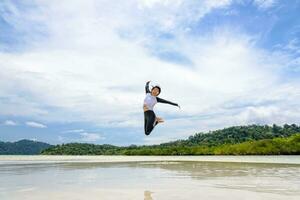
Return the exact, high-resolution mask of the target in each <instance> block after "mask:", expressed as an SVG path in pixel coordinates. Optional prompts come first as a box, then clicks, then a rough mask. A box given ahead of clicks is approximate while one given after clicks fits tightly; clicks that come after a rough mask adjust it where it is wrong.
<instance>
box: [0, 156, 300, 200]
mask: <svg viewBox="0 0 300 200" xmlns="http://www.w3.org/2000/svg"><path fill="white" fill-rule="evenodd" d="M213 157H214V156H213ZM217 158H218V161H217V162H216V160H213V159H217ZM299 158H300V156H292V157H290V156H283V157H281V156H279V157H276V156H275V157H274V156H273V157H268V156H251V157H235V156H233V157H227V156H220V157H219V156H217V157H215V158H212V157H201V156H189V157H176V156H169V157H167V158H166V157H164V156H162V157H156V156H155V157H152V156H133V157H128V156H117V157H114V156H79V157H78V156H75V157H73V156H72V157H70V156H50V157H48V156H46V157H45V156H0V177H1V179H0V199H1V200H21V199H22V200H27V199H28V200H29V199H30V200H38V199H39V200H41V199H45V200H50V199H91V200H93V199H128V200H129V199H130V200H131V199H147V200H155V199H156V200H158V199H166V200H170V199H172V200H173V199H225V200H226V199H231V200H232V199H247V200H248V199H249V200H250V199H251V200H253V199H264V200H265V199H270V200H271V199H272V200H273V199H289V200H294V199H295V200H296V199H300V164H299V163H298V162H299ZM232 159H235V160H234V161H232ZM211 161H213V162H211ZM255 161H257V162H255ZM279 161H280V162H279ZM297 163H298V164H297Z"/></svg>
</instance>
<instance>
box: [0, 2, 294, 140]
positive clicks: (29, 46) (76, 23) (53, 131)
mask: <svg viewBox="0 0 300 200" xmlns="http://www.w3.org/2000/svg"><path fill="white" fill-rule="evenodd" d="M299 10H300V1H299V0H291V1H279V0H206V1H196V0H173V1H170V0H129V1H114V2H111V1H107V0H101V1H93V0H88V1H71V0H70V1H63V2H61V1H56V0H54V1H43V2H41V1H35V0H29V1H24V2H23V3H21V2H20V1H13V0H12V1H8V0H4V1H1V3H0V61H1V62H0V68H1V71H0V140H1V141H16V140H20V139H24V138H26V139H33V140H38V141H44V142H48V143H51V144H58V143H67V142H89V143H97V144H104V143H106V144H115V145H130V144H156V143H161V142H166V141H170V140H176V139H183V138H187V137H188V136H190V135H193V134H194V133H196V132H200V131H208V130H215V129H219V128H224V127H228V126H234V125H247V124H253V123H256V124H273V123H277V124H284V123H298V122H299V119H300V106H299V104H300V103H299V97H300V79H299V78H300V58H299V56H300V20H299V18H300V14H299ZM147 80H152V81H153V84H154V83H158V84H160V85H161V86H162V93H161V97H162V98H165V99H168V100H171V101H174V102H178V103H179V104H180V105H181V108H182V109H181V110H179V109H177V108H176V107H172V106H169V105H163V104H160V105H157V106H156V107H155V112H156V113H157V115H158V116H161V117H163V118H164V119H165V123H164V124H161V125H159V126H158V127H156V129H155V130H154V131H153V133H152V134H151V135H150V136H145V135H144V133H143V111H142V102H143V98H144V95H145V94H144V84H145V82H146V81H147Z"/></svg>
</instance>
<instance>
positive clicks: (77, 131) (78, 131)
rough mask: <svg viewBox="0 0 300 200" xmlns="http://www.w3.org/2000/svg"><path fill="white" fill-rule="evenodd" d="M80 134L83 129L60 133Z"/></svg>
mask: <svg viewBox="0 0 300 200" xmlns="http://www.w3.org/2000/svg"><path fill="white" fill-rule="evenodd" d="M81 132H84V129H72V130H66V131H62V133H81Z"/></svg>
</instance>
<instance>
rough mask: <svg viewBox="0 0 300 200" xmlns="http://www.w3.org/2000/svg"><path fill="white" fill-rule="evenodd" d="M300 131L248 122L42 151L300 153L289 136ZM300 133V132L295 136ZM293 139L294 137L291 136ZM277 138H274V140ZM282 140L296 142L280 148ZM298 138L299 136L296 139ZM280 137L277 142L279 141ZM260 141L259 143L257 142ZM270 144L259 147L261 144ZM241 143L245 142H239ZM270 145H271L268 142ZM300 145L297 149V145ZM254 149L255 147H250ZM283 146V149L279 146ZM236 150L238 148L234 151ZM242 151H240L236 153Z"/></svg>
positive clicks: (62, 146) (293, 128) (46, 153)
mask: <svg viewBox="0 0 300 200" xmlns="http://www.w3.org/2000/svg"><path fill="white" fill-rule="evenodd" d="M297 133H300V127H299V126H297V125H295V124H291V125H288V124H285V125H284V126H277V125H275V124H274V125H273V126H268V125H248V126H234V127H229V128H224V129H221V130H216V131H209V132H208V133H202V132H201V133H196V134H194V135H193V136H190V137H189V138H188V139H186V140H177V141H173V142H168V143H162V144H159V145H142V146H136V145H131V146H128V147H118V146H113V145H107V144H104V145H94V144H86V143H84V144H82V143H69V144H62V145H56V146H53V147H50V148H48V149H45V150H43V151H42V154H45V155H214V154H295V152H296V154H299V149H298V147H299V146H297V145H295V144H296V143H294V142H291V143H289V142H287V143H286V141H285V140H287V141H290V140H289V137H291V136H293V135H296V134H297ZM295 137H296V136H295ZM291 138H292V139H293V137H291ZM273 139H274V141H275V142H274V141H273ZM276 139H283V140H282V141H281V140H278V141H279V143H280V142H282V144H285V145H286V144H288V145H292V147H291V148H290V149H289V148H286V149H287V150H284V149H280V148H279V146H280V145H279V146H278V145H277V144H278V141H277V140H276ZM295 140H296V141H298V140H297V138H296V139H295ZM276 141H277V143H276ZM292 141H294V140H292ZM257 142H258V143H257ZM262 144H263V145H267V147H266V148H259V145H262ZM234 145H237V146H234ZM239 145H241V146H239ZM268 145H269V146H268ZM294 148H296V150H295V149H294ZM247 149H252V150H251V151H250V150H249V151H246V150H247ZM278 149H279V150H278ZM234 150H236V151H234ZM236 152H238V153H236Z"/></svg>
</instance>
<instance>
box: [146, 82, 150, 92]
mask: <svg viewBox="0 0 300 200" xmlns="http://www.w3.org/2000/svg"><path fill="white" fill-rule="evenodd" d="M149 83H150V81H147V83H146V86H145V91H146V94H147V93H150V90H149Z"/></svg>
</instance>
